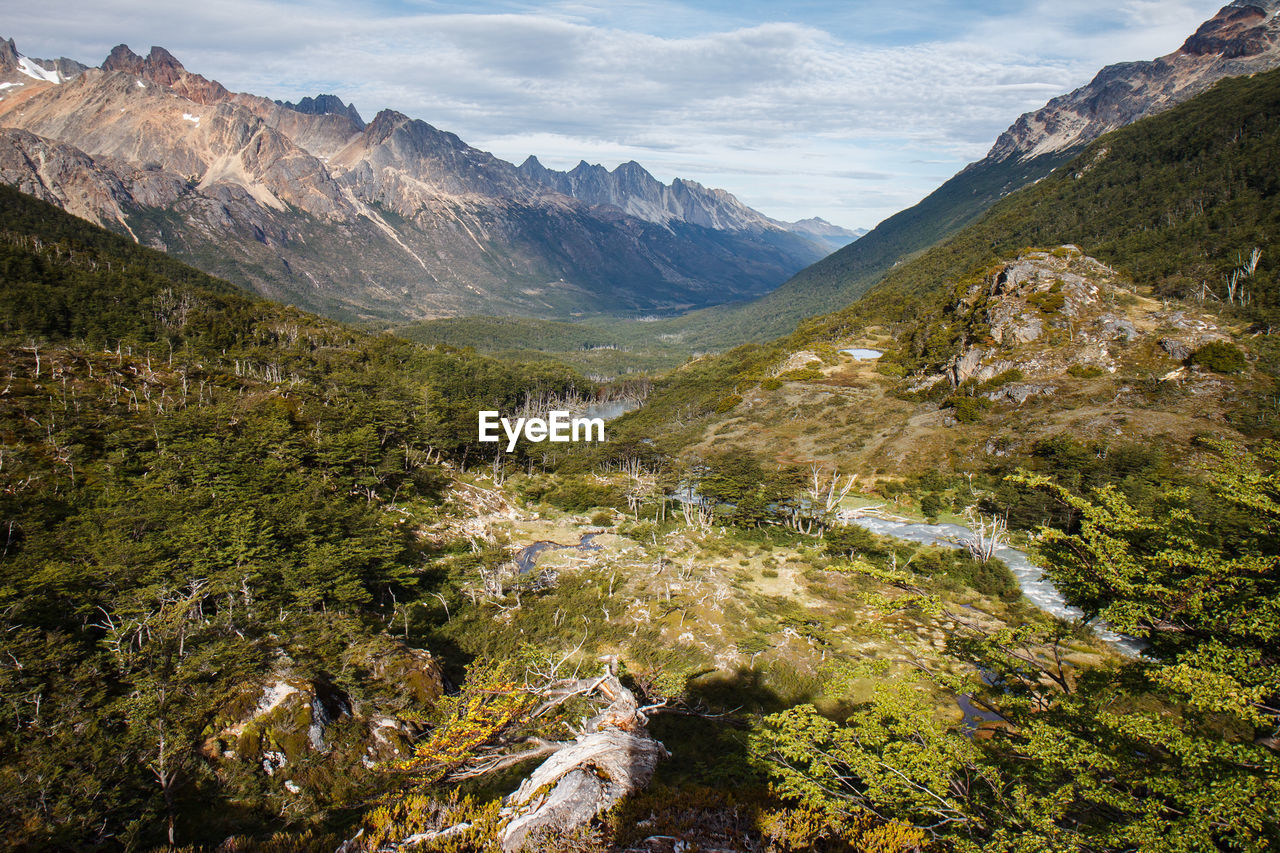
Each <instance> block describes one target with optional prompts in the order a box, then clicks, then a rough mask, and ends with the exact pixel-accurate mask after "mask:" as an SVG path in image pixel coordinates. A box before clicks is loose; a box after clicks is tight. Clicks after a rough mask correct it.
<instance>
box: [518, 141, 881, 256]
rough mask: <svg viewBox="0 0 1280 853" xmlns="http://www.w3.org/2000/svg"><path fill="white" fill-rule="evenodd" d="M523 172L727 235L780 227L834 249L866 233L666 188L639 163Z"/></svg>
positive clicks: (572, 191) (528, 163)
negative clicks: (785, 219)
mask: <svg viewBox="0 0 1280 853" xmlns="http://www.w3.org/2000/svg"><path fill="white" fill-rule="evenodd" d="M520 172H521V174H523V175H525V176H526V177H528V178H529V179H530V180H533V181H537V182H538V183H540V184H542V185H543V186H545V187H548V188H550V189H553V190H555V191H556V192H558V193H562V194H563V195H567V196H572V197H573V198H576V199H579V200H581V201H585V202H587V203H588V204H593V205H604V206H608V207H616V208H617V209H619V210H621V211H623V212H625V213H627V214H629V215H631V216H634V217H636V218H637V219H643V220H645V221H647V222H657V223H660V224H666V223H669V222H672V221H678V222H685V223H688V224H690V225H700V226H702V227H704V228H715V229H717V230H722V231H749V232H757V233H759V232H766V233H767V232H769V231H772V230H774V229H777V228H781V229H782V230H784V231H789V232H791V233H793V234H797V235H800V236H802V237H806V238H808V239H811V240H813V241H815V242H817V243H819V244H822V245H825V246H827V247H829V248H830V249H831V250H833V251H834V250H835V249H838V248H840V247H841V246H845V245H848V244H849V243H851V242H853V241H854V240H856V239H857V238H858V237H859V236H861V235H862V234H865V233H866V231H865V230H864V231H850V230H849V229H847V228H841V227H840V226H838V225H832V224H831V223H830V222H827V221H826V220H823V219H819V218H817V217H814V218H811V219H804V220H801V221H799V222H782V221H780V220H777V219H771V218H770V217H767V216H765V215H764V214H762V213H760V212H759V211H756V210H752V209H751V208H749V207H747V206H746V205H745V204H743V203H742V202H741V201H739V200H738V199H737V198H736V197H734V195H733V194H732V193H729V192H727V191H725V190H717V189H708V188H707V187H704V186H703V185H702V184H700V183H698V182H697V181H687V180H685V179H683V178H676V179H675V180H673V181H672V182H671V183H670V184H664V183H662V182H661V181H659V180H658V179H657V178H655V177H654V176H653V175H651V174H649V172H648V171H647V170H646V169H645V168H644V167H643V166H641V165H640V164H639V163H637V162H635V161H634V160H632V161H630V162H627V163H622V164H621V165H619V166H617V167H615V168H614V169H613V170H612V171H610V170H608V169H606V168H604V167H603V166H599V165H596V166H593V165H590V164H589V163H587V161H586V160H583V161H581V162H580V163H578V165H577V166H575V167H573V169H571V170H569V171H568V172H560V171H557V170H555V169H548V168H547V167H546V166H544V165H542V163H541V162H539V160H538V158H537V157H532V156H531V157H529V158H528V159H527V160H525V161H524V163H522V164H521V165H520Z"/></svg>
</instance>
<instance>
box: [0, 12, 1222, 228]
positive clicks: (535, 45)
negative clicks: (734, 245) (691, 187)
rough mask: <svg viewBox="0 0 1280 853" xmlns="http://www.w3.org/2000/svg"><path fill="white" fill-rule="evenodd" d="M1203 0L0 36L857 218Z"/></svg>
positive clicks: (216, 19)
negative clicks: (176, 68) (393, 114)
mask: <svg viewBox="0 0 1280 853" xmlns="http://www.w3.org/2000/svg"><path fill="white" fill-rule="evenodd" d="M1215 5H1216V4H1212V3H1206V2H1203V0H1159V2H1154V0H1109V2H1102V0H1078V2H1073V3H1063V2H1060V0H1055V2H1049V0H1028V2H1026V3H1018V4H1013V3H1009V4H1003V3H977V2H975V1H974V0H968V2H966V0H948V2H944V0H900V2H894V3H890V2H887V0H876V2H872V3H860V4H847V3H843V2H832V3H810V4H804V5H802V6H799V7H796V8H797V9H803V10H804V14H805V18H804V19H803V20H795V19H794V13H793V14H791V15H789V16H788V17H791V18H792V19H790V20H778V18H779V17H780V16H779V14H778V9H779V7H777V6H776V4H770V3H764V2H757V0H743V2H742V3H741V4H738V5H736V6H734V7H721V6H719V5H718V4H715V5H713V4H699V3H677V2H611V3H607V4H606V3H593V2H558V3H521V2H490V3H488V4H483V5H481V6H476V5H475V4H469V5H468V6H466V7H463V6H462V5H461V4H453V3H449V2H404V0H399V2H394V0H356V2H345V3H344V2H330V0H324V2H307V3H303V2H293V1H292V0H272V2H267V0H220V2H218V3H204V4H182V5H175V4H172V3H169V2H166V0H99V2H97V3H95V4H93V5H92V6H91V7H89V8H85V6H84V4H82V3H80V2H73V0H45V2H44V3H42V4H40V5H39V6H37V5H35V4H29V5H28V6H27V7H25V8H22V9H17V10H13V11H11V12H9V13H8V14H7V15H6V25H7V26H8V27H10V28H11V30H10V32H8V33H5V35H13V36H15V37H17V39H18V44H19V48H20V49H22V50H23V51H24V52H27V53H30V54H32V55H38V56H46V55H57V54H66V55H69V56H73V57H75V58H79V59H82V60H83V61H86V62H89V61H92V62H97V61H100V60H101V57H103V56H105V55H106V52H107V51H108V50H109V49H110V47H111V46H112V45H114V44H115V43H117V42H122V41H123V42H129V43H131V44H132V45H133V47H134V49H135V50H139V51H140V52H141V51H143V50H145V49H146V47H148V46H149V45H150V44H162V45H164V46H165V47H167V48H169V49H170V50H172V51H173V52H174V53H175V55H177V56H178V57H179V59H181V60H182V61H183V62H184V63H185V64H186V65H187V67H188V68H191V69H192V70H195V71H199V72H201V73H204V74H206V75H207V76H210V77H214V78H216V79H219V80H220V81H221V82H223V83H224V84H226V85H227V86H229V87H230V88H232V89H233V90H241V91H252V92H255V93H259V94H264V95H268V96H271V97H276V98H290V99H295V100H296V99H297V98H298V97H301V96H303V95H307V94H315V93H317V92H320V91H325V92H333V93H335V94H338V95H340V96H342V97H343V98H344V99H346V100H350V101H354V102H355V103H356V104H357V105H358V106H359V108H360V109H361V111H362V112H363V113H364V114H365V115H366V118H368V117H371V115H372V113H374V112H376V111H377V110H378V109H380V108H382V107H391V108H394V109H397V110H400V111H402V112H405V113H407V114H409V115H411V116H414V117H418V118H423V119H425V120H427V121H429V122H431V123H432V124H435V125H437V126H440V127H442V128H445V129H447V130H451V131H453V132H455V133H458V134H459V135H460V136H461V137H462V138H463V139H464V140H466V141H467V142H469V143H471V144H473V145H476V146H477V147H481V148H486V149H488V150H493V151H494V152H495V153H497V154H499V155H500V156H504V157H507V158H508V159H512V160H515V161H517V162H518V161H520V160H522V159H523V158H524V156H525V155H527V154H535V153H536V154H538V155H539V157H540V159H542V160H543V162H545V163H547V164H548V165H552V166H559V167H565V166H570V165H572V164H574V163H576V162H577V161H578V160H579V159H582V158H585V159H588V160H592V161H596V160H598V161H602V162H605V163H606V165H614V164H615V163H617V162H621V161H625V160H630V159H635V160H638V161H640V162H641V163H643V164H644V165H646V166H647V167H649V168H650V169H651V170H652V171H654V172H655V174H657V175H658V176H659V177H662V178H664V179H667V180H669V179H670V178H671V177H675V176H676V175H680V176H682V177H688V178H692V179H694V180H698V181H700V182H701V183H704V184H710V185H721V186H725V187H726V188H728V189H730V190H732V191H734V192H736V193H738V194H739V195H740V196H741V197H742V198H743V200H744V201H746V202H747V203H748V204H753V205H756V206H760V207H762V208H763V209H764V210H765V212H767V213H770V214H771V215H775V216H781V217H784V218H800V217H802V216H809V215H813V214H815V213H816V214H820V215H823V216H824V217H826V218H828V219H832V220H833V221H839V222H841V223H842V224H847V225H870V224H874V222H876V221H878V220H879V219H881V218H883V217H885V216H887V215H889V214H891V213H893V212H894V211H895V210H897V209H898V208H899V207H902V206H906V205H909V204H911V203H913V202H914V201H916V200H918V199H919V198H920V197H922V196H923V195H925V194H927V192H929V191H930V190H931V189H932V188H933V186H934V185H936V183H937V176H938V174H939V173H940V169H939V167H944V168H943V171H945V170H946V169H947V168H949V169H950V171H952V172H954V171H955V170H956V169H958V168H959V167H960V166H962V165H963V164H964V163H965V162H967V161H969V160H972V159H976V158H978V157H981V156H982V155H983V154H984V153H985V151H986V150H987V148H989V147H990V145H991V143H992V142H993V141H994V139H995V137H996V135H998V133H999V132H1000V131H1001V130H1003V129H1004V128H1005V127H1006V126H1008V125H1009V124H1010V123H1011V122H1012V121H1013V120H1014V119H1015V118H1016V117H1017V116H1018V115H1019V114H1020V113H1022V112H1024V111H1027V110H1030V109H1034V108H1037V107H1039V106H1040V105H1041V104H1043V103H1044V102H1045V101H1046V100H1048V99H1049V98H1050V97H1052V96H1054V95H1056V94H1059V93H1061V92H1064V91H1068V90H1070V89H1072V88H1074V87H1076V86H1078V85H1081V84H1082V83H1084V82H1086V81H1087V80H1088V79H1089V78H1090V77H1091V76H1092V75H1093V73H1094V72H1096V71H1097V70H1098V68H1099V67H1100V66H1101V65H1103V64H1105V63H1107V62H1112V61H1116V60H1119V59H1141V58H1150V57H1152V56H1155V55H1157V54H1160V53H1165V52H1168V51H1169V50H1172V49H1174V48H1176V47H1177V45H1178V44H1179V43H1180V42H1181V40H1182V39H1184V38H1185V37H1186V36H1187V35H1188V34H1189V33H1190V31H1191V30H1192V29H1193V28H1194V26H1195V25H1196V24H1197V23H1198V22H1199V21H1200V20H1202V19H1204V18H1205V17H1207V16H1208V15H1209V14H1212V12H1213V11H1214V6H1215ZM464 9H471V10H476V11H460V10H464ZM850 9H853V11H850ZM904 33H905V34H906V35H904ZM908 36H909V39H908V38H907V37H908ZM677 168H678V169H681V170H683V171H675V170H676V169H677ZM717 182H719V183H717ZM868 183H876V184H879V183H891V184H893V187H892V188H891V189H881V190H879V191H877V192H870V191H869V188H868V186H867V185H868ZM850 217H855V218H852V219H850Z"/></svg>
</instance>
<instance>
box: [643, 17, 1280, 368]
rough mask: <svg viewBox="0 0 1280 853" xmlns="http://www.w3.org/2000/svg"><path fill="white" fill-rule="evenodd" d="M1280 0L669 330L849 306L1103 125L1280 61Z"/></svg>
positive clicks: (759, 326) (786, 327)
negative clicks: (825, 250)
mask: <svg viewBox="0 0 1280 853" xmlns="http://www.w3.org/2000/svg"><path fill="white" fill-rule="evenodd" d="M1277 11H1280V0H1236V2H1233V3H1231V4H1230V5H1228V6H1226V7H1224V8H1223V9H1222V10H1221V11H1220V12H1219V13H1218V14H1217V15H1215V16H1214V17H1213V18H1211V19H1210V20H1209V21H1207V22H1206V23H1204V24H1203V25H1202V26H1201V27H1200V28H1199V29H1198V30H1197V31H1196V33H1195V34H1194V35H1192V36H1191V37H1190V38H1189V39H1187V41H1186V42H1185V43H1184V44H1183V45H1182V47H1181V48H1179V49H1178V50H1177V51H1175V52H1174V53H1171V54H1169V55H1168V56H1164V57H1161V58H1159V59H1156V60H1153V61H1150V62H1127V63H1121V64H1119V65H1112V66H1108V67H1107V68H1104V69H1103V70H1102V71H1100V72H1099V73H1098V74H1097V76H1096V77H1094V79H1093V80H1092V81H1091V82H1090V83H1089V84H1088V85H1086V86H1083V87H1081V88H1079V89H1077V90H1076V91H1074V92H1072V93H1070V94H1068V95H1063V96H1062V97H1059V98H1055V99H1054V100H1052V101H1050V102H1049V103H1048V104H1047V105H1046V106H1045V107H1043V108H1042V109H1040V110H1037V111H1036V112H1033V113H1028V114H1026V115H1024V116H1022V117H1021V118H1019V119H1018V121H1017V122H1015V123H1014V124H1013V126H1012V127H1010V128H1009V130H1007V131H1006V132H1005V133H1004V134H1002V135H1001V136H1000V138H999V140H998V141H997V142H996V144H995V145H994V146H993V148H992V149H991V152H990V153H989V154H988V155H987V157H986V158H984V159H983V160H981V161H979V162H977V163H973V164H971V165H969V166H967V167H966V168H965V169H963V170H962V171H961V172H960V173H958V174H957V175H956V176H955V177H953V178H952V179H951V180H949V181H947V182H946V183H945V184H943V185H942V186H941V187H939V188H938V189H937V190H936V191H934V192H933V193H932V194H930V195H929V196H928V197H927V198H926V199H924V200H923V201H921V202H920V203H919V204H918V205H916V206H915V207H912V208H909V209H907V210H904V211H902V212H901V213H898V214H896V215H895V216H892V217H890V218H889V219H886V220H885V221H884V222H882V223H880V225H878V226H877V227H876V228H875V229H873V230H872V231H871V233H869V234H867V235H866V236H865V237H862V238H861V239H859V240H858V241H857V242H855V243H853V244H852V245H850V246H848V247H846V248H844V249H842V250H841V251H838V252H836V253H834V254H832V255H829V256H828V257H826V258H823V259H822V260H821V261H819V262H817V263H816V264H814V265H813V266H811V267H808V268H806V269H804V270H802V271H801V272H799V273H797V274H796V276H795V277H794V278H792V279H791V280H790V281H788V282H787V283H786V284H784V285H783V286H781V287H779V288H778V289H777V290H774V291H772V292H770V293H769V294H767V295H765V296H763V297H761V298H759V299H757V300H755V301H753V302H750V303H747V304H746V305H733V306H724V307H719V308H713V309H709V310H708V311H703V312H696V313H694V314H692V315H690V316H689V317H687V318H682V319H681V320H680V321H679V322H677V323H674V324H670V328H667V329H664V331H665V332H667V333H681V332H683V333H684V337H685V339H686V340H687V341H688V342H689V343H690V344H693V345H695V346H726V345H731V344H734V343H740V342H742V341H747V340H757V341H758V340H767V339H769V338H771V337H776V336H778V335H784V334H786V333H787V332H789V331H791V329H793V328H794V327H795V324H796V323H797V322H799V321H800V320H801V319H803V318H804V317H808V316H812V315H814V314H820V313H824V312H826V311H830V310H832V309H834V308H837V307H839V306H841V305H845V304H848V303H850V302H852V301H854V300H855V299H857V298H858V297H859V296H861V295H862V294H864V293H866V292H867V290H869V289H870V288H871V287H872V286H874V285H875V284H876V282H878V281H879V280H880V279H881V278H882V277H883V276H884V274H885V273H886V272H887V271H888V270H889V269H890V268H892V267H893V265H894V264H896V263H898V262H899V261H901V260H903V259H905V258H907V257H909V256H910V255H912V254H913V253H915V252H919V251H921V250H923V249H926V248H928V247H929V246H931V245H933V244H934V243H936V242H937V241H938V240H939V239H942V238H943V237H946V236H947V235H949V234H953V233H955V232H956V231H958V230H959V229H961V228H963V227H964V226H965V225H967V224H969V223H971V222H973V221H974V220H975V219H977V217H978V216H979V215H981V214H982V212H983V211H985V210H987V209H988V208H989V207H991V205H992V204H994V203H995V202H996V201H998V200H999V199H1000V198H1002V197H1004V196H1005V195H1007V194H1009V193H1010V192H1012V191H1014V190H1016V189H1019V188H1020V187H1024V186H1026V185H1028V184H1030V183H1032V182H1034V181H1037V180H1040V179H1041V178H1043V177H1045V176H1046V175H1048V174H1050V173H1051V172H1052V171H1053V170H1054V169H1056V168H1058V167H1059V166H1061V165H1062V164H1063V163H1065V162H1067V161H1068V160H1070V159H1071V157H1072V156H1074V155H1075V154H1077V153H1079V151H1080V150H1081V149H1082V147H1083V146H1084V145H1086V144H1088V143H1089V142H1092V141H1093V140H1094V139H1097V138H1098V137H1099V136H1101V135H1102V134H1103V133H1106V132H1107V131H1110V130H1114V129H1115V128H1118V127H1122V126H1124V125H1126V124H1129V123H1130V122H1133V121H1136V120H1137V119H1139V118H1142V117H1144V116H1148V115H1154V114H1156V113H1159V112H1162V111H1164V110H1167V109H1169V108H1170V107H1173V106H1175V105H1177V104H1179V103H1182V102H1183V101H1186V100H1187V99H1189V98H1191V97H1193V96H1195V95H1197V94H1199V93H1201V92H1203V91H1205V90H1206V89H1207V88H1209V87H1210V86H1212V85H1213V84H1214V83H1215V82H1217V81H1218V80H1221V79H1224V78H1227V77H1234V76H1241V75H1247V74H1252V73H1255V72H1259V71H1267V70H1270V69H1272V68H1275V67H1277V66H1278V65H1280V17H1278V16H1277Z"/></svg>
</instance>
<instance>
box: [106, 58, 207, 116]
mask: <svg viewBox="0 0 1280 853" xmlns="http://www.w3.org/2000/svg"><path fill="white" fill-rule="evenodd" d="M102 70H103V71H106V72H113V71H122V72H124V73H126V74H133V75H134V76H136V77H144V78H146V79H147V80H150V81H152V82H153V83H157V84H159V85H161V86H167V87H169V88H170V89H173V90H174V91H175V92H177V93H178V94H179V95H182V96H183V97H184V98H187V99H188V100H192V101H195V102H196V103H199V104H216V103H220V102H222V101H225V100H227V99H228V98H230V97H231V93H230V92H228V91H227V90H226V89H225V88H223V86H222V84H221V83H219V82H217V81H216V80H209V79H207V78H205V77H202V76H200V75H199V74H192V73H191V72H189V71H187V69H186V68H184V67H183V65H182V63H181V62H179V61H178V60H177V58H176V57H175V56H174V55H173V54H172V53H170V52H169V51H167V50H165V49H164V48H163V47H158V46H152V48H151V51H150V53H148V54H147V56H146V58H145V59H144V58H142V57H141V56H139V55H138V54H136V53H134V52H133V51H132V50H130V48H129V46H128V45H127V44H119V45H116V46H115V47H114V48H112V50H111V53H110V54H109V55H108V56H107V58H106V60H105V61H104V62H103V63H102Z"/></svg>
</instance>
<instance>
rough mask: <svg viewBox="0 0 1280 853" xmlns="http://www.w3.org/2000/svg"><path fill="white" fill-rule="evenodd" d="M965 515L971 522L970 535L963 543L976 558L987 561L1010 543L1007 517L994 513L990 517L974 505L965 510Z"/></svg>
mask: <svg viewBox="0 0 1280 853" xmlns="http://www.w3.org/2000/svg"><path fill="white" fill-rule="evenodd" d="M964 517H965V520H966V521H968V522H969V535H968V536H966V537H965V538H964V541H963V543H962V544H963V545H964V547H965V550H966V551H968V552H969V553H970V554H972V555H973V557H974V559H976V560H981V561H982V562H984V563H985V562H986V561H987V560H990V559H991V558H992V557H994V556H995V555H996V551H998V550H1000V549H1001V548H1003V547H1004V546H1005V545H1007V544H1008V541H1009V536H1008V532H1009V525H1008V522H1007V521H1006V520H1005V519H1003V518H1000V517H999V516H994V515H993V516H991V517H990V518H988V517H986V516H984V515H982V514H981V513H979V512H977V511H976V510H975V509H973V508H972V507H970V508H969V509H967V510H965V514H964Z"/></svg>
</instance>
